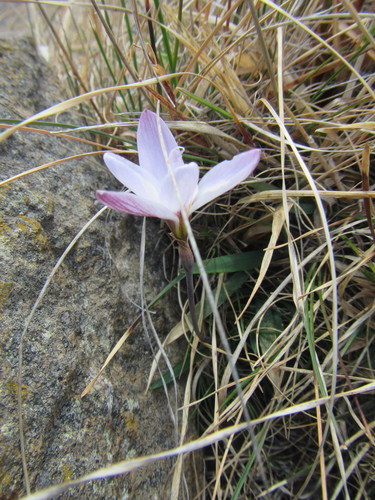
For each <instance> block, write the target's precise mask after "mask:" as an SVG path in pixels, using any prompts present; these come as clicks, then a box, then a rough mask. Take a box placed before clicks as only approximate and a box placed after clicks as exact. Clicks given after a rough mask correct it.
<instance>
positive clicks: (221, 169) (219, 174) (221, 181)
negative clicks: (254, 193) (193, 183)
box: [191, 149, 260, 211]
mask: <svg viewBox="0 0 375 500" xmlns="http://www.w3.org/2000/svg"><path fill="white" fill-rule="evenodd" d="M259 160H260V150H259V149H252V150H251V151H246V152H245V153H240V154H238V155H236V156H234V157H233V158H232V160H229V161H228V160H225V161H223V162H221V163H219V164H218V165H216V166H215V167H213V168H212V169H211V170H210V171H209V172H208V173H207V174H206V175H204V176H203V178H202V179H201V181H200V182H199V184H198V195H197V197H196V199H195V201H194V203H193V205H192V208H191V210H192V211H194V210H197V209H198V208H200V207H202V206H203V205H205V204H206V203H208V202H209V201H211V200H213V199H215V198H217V197H218V196H220V195H222V194H223V193H225V192H227V191H229V190H231V189H233V188H234V187H235V186H237V184H240V182H242V181H243V180H245V179H246V178H247V177H249V176H250V175H251V174H252V172H253V171H254V169H255V167H256V166H257V165H258V163H259Z"/></svg>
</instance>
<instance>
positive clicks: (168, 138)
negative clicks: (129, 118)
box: [137, 109, 181, 179]
mask: <svg viewBox="0 0 375 500" xmlns="http://www.w3.org/2000/svg"><path fill="white" fill-rule="evenodd" d="M161 141H162V143H163V145H164V150H165V153H166V157H165V156H164V151H163V148H162V146H161ZM137 145H138V156H139V164H140V166H141V167H142V168H144V169H146V170H147V171H148V172H150V173H151V174H152V175H154V176H155V177H156V178H158V179H160V178H164V177H165V175H167V173H168V167H167V161H168V160H169V156H170V154H171V152H172V151H174V150H176V152H175V153H174V154H175V155H177V156H178V155H181V152H180V153H179V148H178V146H177V143H176V141H175V138H174V137H173V135H172V132H171V131H170V130H169V128H168V127H167V125H166V124H165V123H164V121H163V120H162V119H161V118H160V117H159V116H158V115H156V114H155V113H153V112H152V111H149V110H148V109H145V111H143V113H142V114H141V117H140V119H139V125H138V130H137Z"/></svg>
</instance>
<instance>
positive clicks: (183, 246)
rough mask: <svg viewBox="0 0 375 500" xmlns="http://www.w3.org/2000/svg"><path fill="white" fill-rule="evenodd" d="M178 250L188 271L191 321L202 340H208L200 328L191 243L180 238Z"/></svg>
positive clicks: (187, 285) (186, 271)
mask: <svg viewBox="0 0 375 500" xmlns="http://www.w3.org/2000/svg"><path fill="white" fill-rule="evenodd" d="M178 250H179V253H180V259H181V264H182V267H183V268H184V269H185V273H186V289H187V295H188V302H189V310H190V316H191V322H192V324H193V329H194V332H195V333H196V335H197V336H198V338H199V340H200V341H201V342H208V341H209V339H208V338H206V337H203V335H202V333H201V331H200V330H199V326H198V320H197V314H196V311H195V300H194V280H193V265H194V256H193V252H192V251H191V248H190V245H189V243H188V242H187V241H184V240H178Z"/></svg>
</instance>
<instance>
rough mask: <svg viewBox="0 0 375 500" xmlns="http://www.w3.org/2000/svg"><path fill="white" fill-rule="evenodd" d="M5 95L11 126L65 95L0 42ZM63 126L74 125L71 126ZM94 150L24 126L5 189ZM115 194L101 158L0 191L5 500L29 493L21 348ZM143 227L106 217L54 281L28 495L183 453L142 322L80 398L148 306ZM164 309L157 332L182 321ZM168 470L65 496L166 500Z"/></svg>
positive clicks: (150, 244)
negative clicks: (124, 464)
mask: <svg viewBox="0 0 375 500" xmlns="http://www.w3.org/2000/svg"><path fill="white" fill-rule="evenodd" d="M0 88H1V90H2V91H1V95H0V118H2V119H16V120H19V119H22V118H26V117H27V116H30V115H32V114H34V113H36V112H38V111H40V110H42V109H45V108H47V107H48V106H50V105H52V104H55V103H57V102H60V101H63V100H64V97H63V96H62V92H61V89H59V88H58V85H57V84H56V82H55V81H54V79H53V75H52V71H51V69H50V68H47V67H46V66H45V65H44V64H43V63H41V61H40V60H39V59H38V58H37V57H36V55H35V50H34V48H33V46H32V44H31V42H29V41H28V40H20V41H16V42H13V41H12V42H10V41H4V40H3V41H0ZM59 120H60V121H64V122H65V123H69V122H70V120H72V118H71V117H70V116H69V115H65V116H60V117H59ZM91 150H94V148H92V149H91ZM84 151H90V146H87V145H82V144H81V143H79V142H75V141H72V140H67V139H63V138H61V137H58V136H50V135H46V134H42V133H37V132H30V131H18V132H16V133H15V134H14V135H13V136H11V137H10V138H9V139H7V140H6V141H5V142H2V143H0V172H1V180H3V179H6V178H9V177H10V176H12V175H15V174H18V173H20V172H23V171H25V170H28V169H30V168H33V167H37V166H39V165H44V164H46V163H48V162H51V161H55V160H58V159H61V158H65V157H68V156H72V155H75V154H80V153H82V152H84ZM98 158H99V159H100V156H99V157H98ZM118 187H119V186H118V184H117V183H116V181H115V180H113V179H112V178H111V176H110V174H109V173H108V172H107V170H106V168H105V167H104V165H103V164H102V162H101V161H100V160H98V159H95V157H91V158H83V159H79V160H74V161H69V162H64V163H61V164H60V165H57V166H54V167H51V168H48V169H46V170H43V171H41V172H37V173H34V174H31V175H28V176H26V177H23V178H22V179H18V180H16V181H13V182H12V183H10V184H6V185H4V186H3V187H1V188H0V195H1V196H0V203H1V208H0V210H1V213H0V217H1V218H0V237H1V238H0V245H1V250H0V255H1V261H2V262H1V270H2V272H1V277H0V280H1V281H0V313H1V327H0V328H1V332H0V343H1V345H0V356H1V361H0V363H1V372H2V373H1V398H0V399H1V403H0V404H1V415H0V419H1V436H0V448H1V465H0V483H1V486H0V488H1V491H0V497H1V498H6V499H12V498H19V497H20V496H22V495H23V494H25V490H24V485H23V474H22V466H21V454H20V445H19V426H18V411H17V364H18V356H19V350H18V349H19V343H20V337H21V333H22V330H23V328H24V325H25V321H26V319H27V317H28V315H29V313H30V311H31V309H32V306H33V304H34V302H35V300H36V299H37V297H38V294H39V292H40V290H41V289H42V287H43V285H44V283H45V281H46V279H47V277H48V275H49V273H50V272H51V270H52V269H53V267H54V265H55V264H56V262H57V261H58V259H59V257H60V256H61V255H62V253H63V252H64V250H65V248H66V247H67V245H68V244H69V243H70V241H71V240H72V239H73V237H74V236H75V235H76V234H77V233H78V231H79V230H80V229H81V228H82V227H83V226H84V224H85V223H86V222H87V221H88V220H89V219H90V218H91V217H92V216H93V215H94V214H95V213H96V212H97V211H98V210H99V209H100V208H101V206H100V205H99V204H98V203H97V202H96V199H95V190H96V189H98V188H103V189H116V188H117V189H118ZM140 228H141V220H140V219H137V218H135V217H128V216H122V215H120V214H115V213H110V212H109V211H107V212H105V213H104V214H103V215H102V216H101V217H100V218H99V219H98V220H96V221H95V222H94V223H93V224H92V226H90V228H89V229H88V231H87V232H86V233H85V234H84V235H83V236H82V238H81V239H80V240H79V242H78V243H77V245H76V246H75V247H74V249H73V250H72V252H71V253H70V254H69V255H68V257H67V258H66V259H65V261H64V263H63V264H62V266H61V268H60V269H59V271H58V272H57V274H56V275H55V276H54V278H53V280H52V282H51V285H50V286H49V288H48V290H47V293H46V295H45V297H44V299H43V301H42V303H41V305H40V307H39V308H38V309H37V312H36V314H35V316H34V319H33V321H32V323H31V325H30V328H29V330H28V332H27V334H26V336H25V339H24V348H23V385H22V395H23V405H22V410H23V417H24V427H25V444H26V459H27V463H28V467H29V474H30V484H31V489H32V491H35V490H37V489H41V488H45V487H47V486H49V485H53V484H58V483H61V482H63V481H65V480H68V479H76V478H78V477H80V476H82V475H84V474H87V473H89V472H91V471H94V470H96V469H98V468H99V467H103V466H107V465H110V464H111V463H115V462H118V461H121V460H125V459H128V458H132V457H137V456H141V455H148V454H151V453H155V452H158V451H163V450H166V449H168V448H169V447H173V446H175V445H176V434H175V431H174V427H173V425H172V423H171V418H170V413H169V410H168V405H167V400H166V396H165V394H164V392H163V390H162V389H159V390H156V391H150V392H148V393H147V394H145V388H146V383H147V377H148V373H149V369H150V365H151V362H152V359H153V358H152V352H151V349H150V345H149V342H148V340H147V337H146V335H145V333H144V331H143V328H142V326H139V327H138V328H137V330H136V331H135V333H133V334H132V335H131V336H130V338H129V340H128V341H127V342H126V344H125V345H124V346H123V348H122V349H121V350H120V352H119V353H118V354H117V355H116V356H115V358H114V359H113V360H112V362H111V363H110V365H109V367H108V368H107V369H106V371H105V372H104V374H103V375H102V376H101V378H100V379H99V381H98V382H97V384H96V385H95V387H94V389H93V390H92V392H91V393H90V394H89V395H88V396H86V397H85V398H83V399H81V398H80V396H79V395H80V393H81V392H82V390H83V389H84V388H85V386H86V384H87V383H88V382H89V381H90V380H91V379H92V377H93V376H94V375H95V374H96V373H97V371H98V370H99V369H100V367H101V365H102V363H103V361H104V360H105V358H106V356H107V355H108V354H109V353H110V351H111V349H112V348H113V347H114V346H115V344H116V342H117V341H118V340H119V338H120V337H121V335H122V334H123V333H124V331H125V330H126V329H127V328H128V327H129V326H130V324H131V322H132V321H133V319H134V318H135V317H136V315H137V314H138V313H139V309H137V307H136V306H135V305H134V304H140V293H139V290H140V287H139V248H140V235H141V229H140ZM159 229H160V224H159V223H158V222H155V221H154V222H153V221H148V231H147V242H146V247H147V249H146V267H145V277H144V283H145V296H146V297H147V298H150V299H152V298H153V297H155V295H156V294H157V293H158V292H159V291H160V290H161V289H162V288H163V286H164V285H165V282H164V280H163V274H162V270H161V257H160V255H161V252H162V250H163V246H162V247H161V248H160V252H155V248H156V247H157V245H158V241H159V239H160V231H159ZM168 304H169V300H168V298H167V300H165V301H163V304H162V309H161V308H159V309H157V310H156V314H154V315H153V319H154V323H155V327H156V329H157V331H158V333H160V335H161V337H163V335H165V334H166V333H167V332H168V328H169V326H171V324H172V321H173V307H172V306H169V305H168ZM169 307H170V309H171V310H169V309H168V308H169ZM174 319H175V318H174ZM172 356H173V354H172ZM181 356H182V354H181ZM172 402H173V396H172ZM172 470H173V463H172V462H168V461H163V462H157V463H155V464H153V465H151V466H149V467H148V468H143V469H139V470H137V471H135V472H132V473H130V474H129V475H126V476H117V477H115V478H109V479H105V480H100V481H95V482H91V483H87V484H84V485H81V486H79V487H76V488H73V489H71V490H68V491H66V492H65V493H63V494H62V495H60V496H59V498H64V499H65V498H74V499H87V498H92V499H95V500H98V499H106V500H107V499H127V498H129V499H154V498H155V499H157V498H163V499H165V498H168V497H169V488H170V486H169V483H170V477H171V472H172ZM181 498H183V496H181Z"/></svg>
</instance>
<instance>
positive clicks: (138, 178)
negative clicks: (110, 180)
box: [103, 153, 158, 201]
mask: <svg viewBox="0 0 375 500" xmlns="http://www.w3.org/2000/svg"><path fill="white" fill-rule="evenodd" d="M103 159H104V162H105V164H106V165H107V167H108V169H109V170H110V171H111V173H112V174H113V175H114V176H115V177H116V179H117V180H119V181H120V182H121V183H122V184H123V185H124V186H125V187H127V188H128V189H130V190H131V191H133V193H135V194H138V195H139V196H144V197H146V198H150V199H151V200H155V201H157V200H158V187H157V185H156V182H155V179H154V178H153V177H152V176H151V175H150V174H149V173H148V172H147V170H146V171H145V170H143V169H142V168H141V167H140V166H139V165H136V164H135V163H133V162H131V161H129V160H127V159H126V158H123V157H122V156H119V155H115V154H113V153H105V154H104V155H103Z"/></svg>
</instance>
